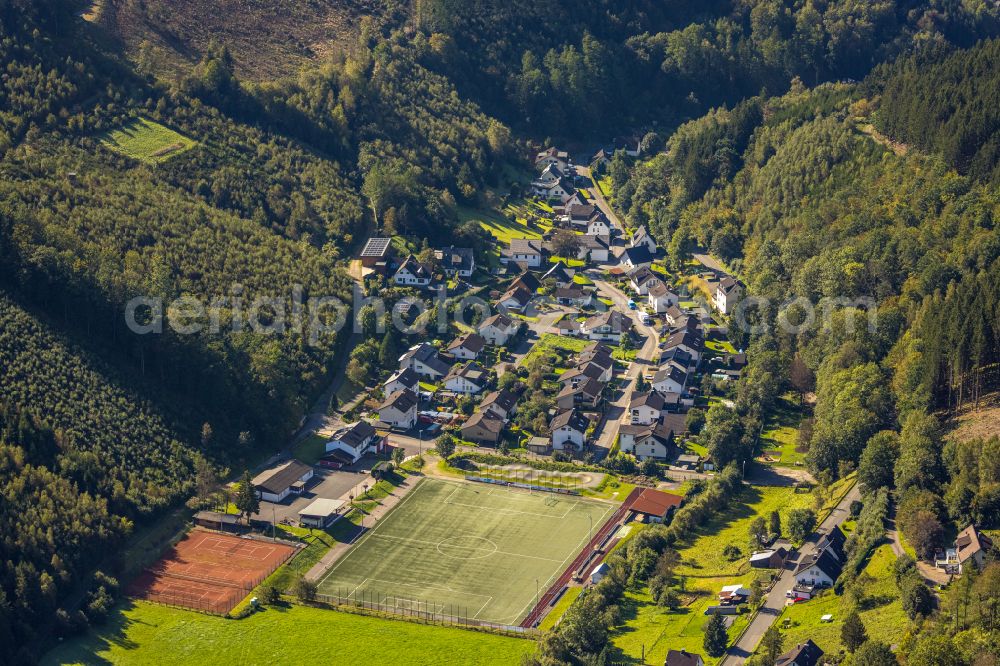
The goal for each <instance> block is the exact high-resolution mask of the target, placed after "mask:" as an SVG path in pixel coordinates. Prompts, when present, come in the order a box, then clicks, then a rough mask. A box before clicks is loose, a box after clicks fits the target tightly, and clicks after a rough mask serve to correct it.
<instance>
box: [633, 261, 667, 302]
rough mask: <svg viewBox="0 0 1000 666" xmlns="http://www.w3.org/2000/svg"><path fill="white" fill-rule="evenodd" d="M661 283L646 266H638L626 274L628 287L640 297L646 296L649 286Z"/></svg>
mask: <svg viewBox="0 0 1000 666" xmlns="http://www.w3.org/2000/svg"><path fill="white" fill-rule="evenodd" d="M662 283H663V280H661V279H660V277H659V276H658V275H657V274H656V273H654V272H653V271H652V269H650V268H649V267H648V266H640V267H639V268H636V269H635V270H633V271H631V272H629V274H628V284H629V286H630V287H632V289H633V290H634V291H635V293H637V294H639V295H640V296H648V295H649V288H650V287H651V286H653V285H654V284H662Z"/></svg>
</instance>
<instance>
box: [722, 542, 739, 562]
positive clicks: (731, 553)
mask: <svg viewBox="0 0 1000 666" xmlns="http://www.w3.org/2000/svg"><path fill="white" fill-rule="evenodd" d="M742 555H743V551H741V550H740V549H739V546H734V545H733V544H729V545H727V546H726V547H725V548H723V549H722V556H723V557H725V558H726V559H727V560H729V561H730V562H735V561H736V560H738V559H740V556H742Z"/></svg>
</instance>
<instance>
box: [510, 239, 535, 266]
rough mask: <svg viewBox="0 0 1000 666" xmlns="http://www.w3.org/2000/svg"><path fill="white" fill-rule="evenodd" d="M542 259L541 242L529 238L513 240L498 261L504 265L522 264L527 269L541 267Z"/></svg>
mask: <svg viewBox="0 0 1000 666" xmlns="http://www.w3.org/2000/svg"><path fill="white" fill-rule="evenodd" d="M543 257H544V251H543V250H542V241H540V240H535V239H531V238H513V239H511V241H510V244H509V245H508V246H507V248H505V249H504V251H503V254H502V255H501V257H500V261H501V263H505V264H506V263H508V262H511V261H513V262H518V263H524V264H525V265H526V266H528V267H529V268H538V267H540V266H541V265H542V261H543Z"/></svg>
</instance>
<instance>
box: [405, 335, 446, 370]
mask: <svg viewBox="0 0 1000 666" xmlns="http://www.w3.org/2000/svg"><path fill="white" fill-rule="evenodd" d="M407 368H409V369H411V370H413V372H415V373H417V375H419V376H420V377H429V378H430V379H440V378H441V377H444V376H445V375H447V374H448V372H449V371H450V370H451V364H450V363H448V362H447V361H445V360H444V359H442V358H441V357H440V356H439V355H438V350H437V349H435V348H434V347H432V346H431V345H429V344H427V343H426V342H421V343H420V344H418V345H413V346H412V347H410V349H409V350H407V352H406V353H405V354H403V355H402V356H400V357H399V369H400V370H405V369H407Z"/></svg>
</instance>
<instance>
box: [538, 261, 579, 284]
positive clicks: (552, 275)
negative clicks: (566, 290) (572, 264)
mask: <svg viewBox="0 0 1000 666" xmlns="http://www.w3.org/2000/svg"><path fill="white" fill-rule="evenodd" d="M574 275H576V271H574V270H572V269H570V268H567V266H566V264H565V263H563V262H562V261H557V262H555V263H554V264H552V268H550V269H549V270H548V272H546V273H545V275H543V276H542V282H547V281H549V280H551V281H553V282H555V284H556V287H569V286H572V285H574V284H575V282H573V276H574Z"/></svg>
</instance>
